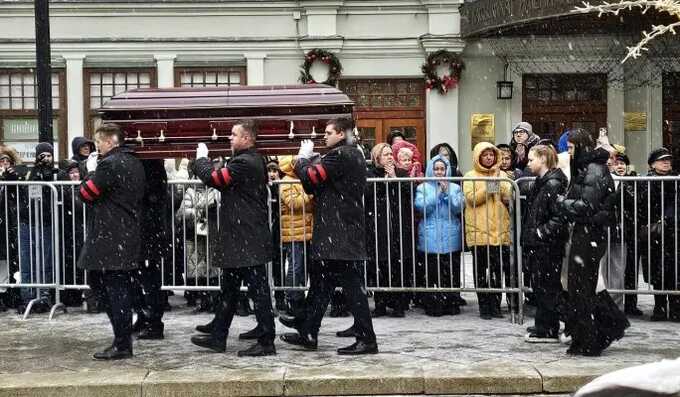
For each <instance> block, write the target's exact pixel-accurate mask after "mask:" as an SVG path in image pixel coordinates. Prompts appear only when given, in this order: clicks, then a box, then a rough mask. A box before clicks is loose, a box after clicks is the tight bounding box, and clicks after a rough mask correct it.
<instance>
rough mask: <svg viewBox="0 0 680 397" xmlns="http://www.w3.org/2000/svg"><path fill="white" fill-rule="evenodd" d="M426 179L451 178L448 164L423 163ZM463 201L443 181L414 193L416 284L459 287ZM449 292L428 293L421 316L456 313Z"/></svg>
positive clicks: (440, 160) (455, 187)
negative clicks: (416, 222)
mask: <svg viewBox="0 0 680 397" xmlns="http://www.w3.org/2000/svg"><path fill="white" fill-rule="evenodd" d="M425 176H426V177H438V178H445V177H451V166H450V164H449V161H448V160H446V159H445V158H443V157H441V156H435V157H434V158H432V160H430V161H429V162H428V163H427V170H426V172H425ZM464 205H465V202H464V198H463V192H462V191H461V188H460V186H459V185H457V184H455V183H452V182H449V181H447V180H439V181H426V182H424V183H422V184H420V185H419V186H418V188H417V190H416V200H415V207H416V209H417V210H418V212H419V213H420V214H421V215H422V219H421V221H420V223H419V224H418V254H419V265H420V266H419V268H420V270H421V271H420V272H419V273H420V274H419V276H420V277H419V278H420V283H419V285H421V286H423V285H426V286H427V287H429V288H451V287H453V288H456V287H460V253H461V251H462V249H463V238H462V226H461V225H462V223H461V217H462V210H463V208H464ZM457 295H459V294H453V293H441V292H436V293H428V294H427V295H426V296H427V299H426V302H425V313H426V314H428V315H431V316H441V315H444V314H454V315H455V314H458V313H460V308H459V307H458V302H459V300H458V299H456V296H457Z"/></svg>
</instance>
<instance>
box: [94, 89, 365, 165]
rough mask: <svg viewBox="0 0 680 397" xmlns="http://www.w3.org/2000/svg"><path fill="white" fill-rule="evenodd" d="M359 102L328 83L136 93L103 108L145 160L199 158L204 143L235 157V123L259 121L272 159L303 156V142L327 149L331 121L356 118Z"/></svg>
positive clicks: (262, 141) (260, 144)
mask: <svg viewBox="0 0 680 397" xmlns="http://www.w3.org/2000/svg"><path fill="white" fill-rule="evenodd" d="M352 106H353V102H352V100H350V99H349V97H348V96H347V95H345V94H343V93H342V92H341V91H340V90H338V89H336V88H335V87H330V86H327V85H322V84H308V85H295V86H242V87H215V88H167V89H135V90H132V91H127V92H124V93H122V94H119V95H116V96H114V97H113V98H111V100H109V101H108V102H106V103H105V104H104V106H103V107H102V108H101V109H99V112H100V114H101V118H102V120H103V122H106V123H116V124H118V125H120V126H121V128H122V129H123V131H124V132H125V135H126V138H125V141H126V143H127V144H128V145H129V146H132V147H133V148H134V149H135V151H136V152H137V153H138V155H139V157H140V158H146V159H151V158H156V159H159V158H174V157H189V158H192V157H194V156H195V152H196V145H197V144H198V143H199V142H204V143H206V144H207V145H208V148H209V149H210V151H211V157H212V156H217V155H222V156H229V155H231V149H230V145H229V135H230V134H231V128H232V126H233V125H234V123H235V121H237V120H240V119H254V120H256V121H257V125H258V128H259V131H260V132H259V135H258V141H257V147H258V149H259V150H260V152H261V153H263V154H266V155H281V154H292V153H297V150H298V148H299V146H300V141H301V140H302V139H312V140H314V142H315V146H316V147H317V148H319V149H322V148H323V147H324V146H325V145H324V140H323V135H324V131H325V128H326V122H328V120H330V119H333V118H336V117H352Z"/></svg>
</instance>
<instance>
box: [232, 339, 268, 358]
mask: <svg viewBox="0 0 680 397" xmlns="http://www.w3.org/2000/svg"><path fill="white" fill-rule="evenodd" d="M236 354H237V355H238V356H239V357H262V356H273V355H275V354H276V348H275V347H274V344H273V343H272V344H270V345H261V344H260V343H259V342H258V343H256V344H254V345H252V346H250V347H249V348H247V349H245V350H239V352H238V353H236Z"/></svg>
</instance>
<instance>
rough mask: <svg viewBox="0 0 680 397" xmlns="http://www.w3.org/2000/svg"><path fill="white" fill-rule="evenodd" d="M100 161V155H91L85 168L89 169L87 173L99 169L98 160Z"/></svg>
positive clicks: (95, 153) (93, 153)
mask: <svg viewBox="0 0 680 397" xmlns="http://www.w3.org/2000/svg"><path fill="white" fill-rule="evenodd" d="M98 159H99V153H97V152H92V153H90V156H89V157H88V158H87V162H86V163H85V167H86V168H87V172H94V171H95V170H96V169H97V160H98Z"/></svg>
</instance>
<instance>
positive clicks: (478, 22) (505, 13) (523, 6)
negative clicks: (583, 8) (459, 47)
mask: <svg viewBox="0 0 680 397" xmlns="http://www.w3.org/2000/svg"><path fill="white" fill-rule="evenodd" d="M582 4H583V0H477V1H475V2H474V3H465V4H464V5H463V6H462V7H461V9H460V12H461V30H462V34H463V37H470V36H475V35H478V34H480V33H482V32H485V31H488V30H492V29H495V28H498V27H501V26H509V25H516V24H522V23H526V22H530V21H534V20H539V19H547V18H555V17H560V16H564V15H570V14H571V11H572V10H573V9H574V8H575V7H576V6H580V5H582Z"/></svg>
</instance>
